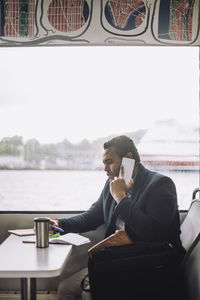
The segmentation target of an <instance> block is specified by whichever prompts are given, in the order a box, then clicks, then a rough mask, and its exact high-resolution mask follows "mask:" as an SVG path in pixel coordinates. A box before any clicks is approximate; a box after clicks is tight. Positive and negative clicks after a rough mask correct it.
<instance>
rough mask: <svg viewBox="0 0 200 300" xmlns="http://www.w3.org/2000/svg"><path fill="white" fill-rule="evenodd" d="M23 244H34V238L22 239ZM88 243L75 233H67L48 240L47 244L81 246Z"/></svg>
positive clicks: (85, 238) (88, 241)
mask: <svg viewBox="0 0 200 300" xmlns="http://www.w3.org/2000/svg"><path fill="white" fill-rule="evenodd" d="M23 243H35V237H32V238H28V239H24V240H23ZM87 243H90V239H88V238H87V237H84V236H82V235H80V234H77V233H67V234H64V235H60V236H59V237H57V238H49V244H62V245H74V246H81V245H83V244H87Z"/></svg>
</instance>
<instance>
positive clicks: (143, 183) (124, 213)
mask: <svg viewBox="0 0 200 300" xmlns="http://www.w3.org/2000/svg"><path fill="white" fill-rule="evenodd" d="M109 183H110V182H109V180H107V181H106V184H105V186H104V188H103V191H102V193H101V195H100V197H99V199H98V200H97V201H96V202H95V203H93V204H92V206H91V207H90V208H89V209H88V210H87V211H86V212H84V213H81V214H79V215H77V216H74V217H70V218H61V219H60V220H59V222H60V226H61V227H62V228H63V229H64V230H65V233H67V232H77V233H81V232H86V231H90V230H94V229H96V228H97V227H99V226H100V225H102V224H105V225H106V234H105V237H107V236H109V235H110V234H112V233H114V231H115V229H116V226H115V222H116V218H117V217H120V218H121V219H122V220H123V221H124V222H125V229H126V231H127V233H128V234H129V236H130V237H131V238H132V240H133V241H134V240H135V241H147V242H148V241H149V242H160V241H168V242H170V243H171V244H172V245H174V246H175V247H177V248H180V249H182V246H181V241H180V220H179V212H178V206H177V195H176V188H175V185H174V183H173V181H172V180H171V179H170V178H169V177H167V176H164V175H162V174H159V173H156V172H153V171H150V170H148V169H146V168H145V167H144V166H143V165H142V164H139V169H138V173H137V175H136V178H135V182H134V185H133V189H132V193H131V196H129V197H128V196H127V197H125V198H123V199H122V200H121V201H120V202H119V203H118V204H117V203H116V201H115V200H114V199H113V197H112V196H111V194H110V185H109ZM88 184H89V183H88Z"/></svg>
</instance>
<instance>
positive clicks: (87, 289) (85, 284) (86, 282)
mask: <svg viewBox="0 0 200 300" xmlns="http://www.w3.org/2000/svg"><path fill="white" fill-rule="evenodd" d="M86 279H87V280H86ZM81 288H82V290H83V291H85V292H90V291H91V289H90V285H89V275H88V274H87V275H85V276H84V277H83V279H82V280H81Z"/></svg>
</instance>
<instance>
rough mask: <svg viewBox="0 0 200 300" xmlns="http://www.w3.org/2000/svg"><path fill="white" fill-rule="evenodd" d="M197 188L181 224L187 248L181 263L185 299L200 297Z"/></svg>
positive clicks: (195, 299) (198, 189)
mask: <svg viewBox="0 0 200 300" xmlns="http://www.w3.org/2000/svg"><path fill="white" fill-rule="evenodd" d="M199 191H200V188H197V189H195V190H194V192H193V200H192V202H191V205H190V207H189V210H188V213H187V215H186V217H185V219H184V221H183V223H182V225H181V241H182V244H183V247H184V248H185V250H186V254H185V257H184V259H183V262H182V265H181V277H182V280H183V281H182V283H183V286H182V291H184V292H185V295H184V297H182V298H184V299H187V300H199V299H200V242H199V241H200V200H199V199H197V198H196V194H197V192H199Z"/></svg>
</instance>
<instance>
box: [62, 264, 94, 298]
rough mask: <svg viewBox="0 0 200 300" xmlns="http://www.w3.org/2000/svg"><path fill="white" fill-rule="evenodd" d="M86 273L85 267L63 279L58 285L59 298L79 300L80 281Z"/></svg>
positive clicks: (80, 292)
mask: <svg viewBox="0 0 200 300" xmlns="http://www.w3.org/2000/svg"><path fill="white" fill-rule="evenodd" d="M87 273H88V270H87V268H84V269H82V270H80V271H79V272H77V273H75V274H73V275H72V276H70V277H68V278H66V279H64V280H63V281H62V282H61V283H60V284H59V286H58V299H59V300H75V299H76V300H79V299H81V294H82V288H81V281H82V279H83V277H84V276H85V275H86V274H87ZM86 299H87V298H86Z"/></svg>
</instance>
